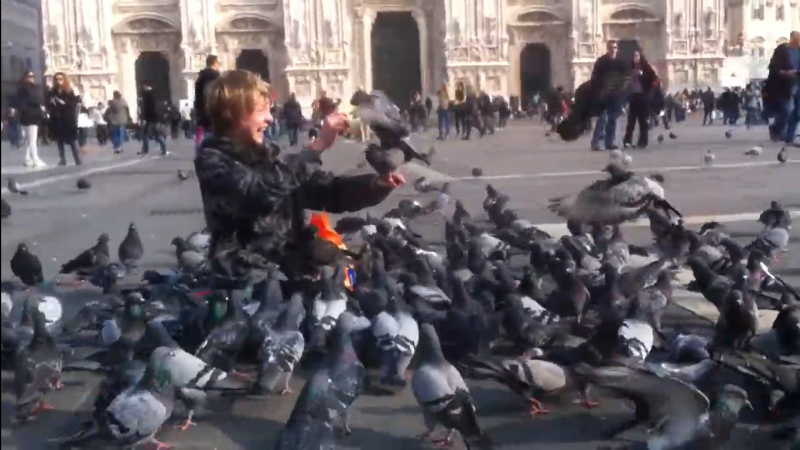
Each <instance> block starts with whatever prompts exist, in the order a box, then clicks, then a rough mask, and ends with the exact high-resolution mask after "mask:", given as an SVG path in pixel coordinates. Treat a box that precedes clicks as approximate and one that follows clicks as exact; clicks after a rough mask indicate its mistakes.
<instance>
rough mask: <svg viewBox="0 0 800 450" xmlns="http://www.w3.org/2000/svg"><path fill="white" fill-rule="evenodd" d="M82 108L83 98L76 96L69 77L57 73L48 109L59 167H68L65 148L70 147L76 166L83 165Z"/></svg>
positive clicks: (48, 100) (54, 77)
mask: <svg viewBox="0 0 800 450" xmlns="http://www.w3.org/2000/svg"><path fill="white" fill-rule="evenodd" d="M80 108H81V98H80V97H78V95H77V94H75V91H74V90H73V89H72V85H71V84H70V82H69V78H67V75H66V74H65V73H63V72H58V73H56V74H55V75H54V76H53V87H52V89H50V92H49V94H48V99H47V109H48V112H49V113H50V132H51V133H52V134H53V137H54V138H55V140H56V145H57V146H58V157H59V161H58V165H59V166H66V165H67V157H66V154H65V148H64V147H65V146H69V148H70V151H71V152H72V158H73V159H74V160H75V164H76V165H80V164H81V154H80V152H79V151H78V114H79V113H80Z"/></svg>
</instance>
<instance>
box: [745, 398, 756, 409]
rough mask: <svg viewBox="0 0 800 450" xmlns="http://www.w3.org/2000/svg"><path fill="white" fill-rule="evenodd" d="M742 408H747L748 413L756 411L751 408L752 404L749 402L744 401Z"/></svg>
mask: <svg viewBox="0 0 800 450" xmlns="http://www.w3.org/2000/svg"><path fill="white" fill-rule="evenodd" d="M744 406H746V407H747V408H749V409H750V411H755V410H756V409H755V408H753V404H752V403H750V400H745V401H744Z"/></svg>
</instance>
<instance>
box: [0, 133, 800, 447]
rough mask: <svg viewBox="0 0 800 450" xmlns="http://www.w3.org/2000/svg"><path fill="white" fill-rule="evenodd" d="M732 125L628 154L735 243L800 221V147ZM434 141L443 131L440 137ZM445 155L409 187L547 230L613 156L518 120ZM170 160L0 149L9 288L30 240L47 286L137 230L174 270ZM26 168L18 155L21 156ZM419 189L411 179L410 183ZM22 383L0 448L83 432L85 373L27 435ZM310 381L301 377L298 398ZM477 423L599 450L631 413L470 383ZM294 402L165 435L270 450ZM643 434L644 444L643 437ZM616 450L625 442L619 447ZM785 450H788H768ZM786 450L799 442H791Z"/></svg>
mask: <svg viewBox="0 0 800 450" xmlns="http://www.w3.org/2000/svg"><path fill="white" fill-rule="evenodd" d="M725 130H726V128H723V127H721V126H713V127H705V128H704V127H700V126H699V125H696V124H692V123H690V124H684V125H678V126H676V127H675V128H674V132H675V133H676V134H677V135H678V139H675V140H671V139H669V138H667V139H666V140H665V141H664V143H663V144H658V143H656V139H655V138H656V136H657V135H658V134H659V133H661V132H662V130H656V131H654V135H653V136H652V137H651V142H653V144H652V145H651V147H650V148H649V149H648V150H646V151H637V150H633V151H631V155H632V156H633V167H634V169H636V170H640V171H643V172H659V173H662V174H663V175H664V176H665V178H666V182H665V185H664V187H665V189H666V192H667V198H668V199H669V200H670V202H671V203H672V204H673V205H675V206H676V207H677V208H678V209H679V210H681V212H683V214H684V215H685V217H686V222H687V223H688V224H691V225H692V226H694V227H699V224H700V223H702V222H705V221H708V220H719V221H721V222H725V225H726V226H727V227H728V228H729V230H730V231H731V233H732V234H733V235H734V237H741V238H745V237H748V236H752V235H753V234H754V233H755V232H756V231H757V230H758V227H757V226H756V225H757V224H756V223H755V219H756V218H757V216H758V213H759V212H760V211H761V210H762V209H764V208H766V207H767V206H768V205H769V202H770V201H771V200H779V201H780V202H781V203H782V204H783V205H784V207H786V208H787V209H791V210H793V211H794V213H793V214H794V215H795V217H797V216H798V214H799V213H800V164H798V163H800V150H795V153H793V154H791V155H790V158H792V160H790V161H789V163H787V164H784V165H778V164H777V162H776V160H775V155H776V153H777V151H778V150H779V147H776V144H764V140H765V137H766V130H765V129H764V128H757V129H754V130H752V131H747V130H745V129H744V128H737V129H736V130H734V133H733V138H732V139H726V138H725V136H724V132H725ZM430 136H432V135H430ZM430 142H431V144H432V145H435V146H436V150H437V157H436V158H435V160H434V161H433V164H432V166H431V167H430V168H425V167H420V166H408V167H406V168H405V171H406V174H407V177H408V179H409V182H410V181H413V179H414V178H416V177H417V176H421V175H424V176H426V177H428V178H429V179H430V180H432V181H436V182H443V181H449V182H451V183H452V192H453V194H454V196H455V197H457V198H460V199H462V201H464V203H465V205H466V206H467V208H468V209H470V211H472V212H473V213H474V214H479V212H480V203H481V201H482V200H483V198H484V189H485V186H486V184H487V183H491V184H493V185H494V186H495V187H496V188H498V189H499V190H500V191H501V192H504V193H506V194H509V195H510V196H511V199H512V200H511V205H512V206H513V207H515V208H516V209H518V210H519V212H520V215H521V217H523V218H526V219H528V220H531V221H532V222H533V223H537V224H546V227H545V228H548V230H552V231H556V232H559V228H560V227H559V225H558V224H559V222H560V221H559V219H558V218H557V217H555V216H553V215H552V214H551V213H550V212H548V211H547V208H546V205H547V199H548V198H551V197H555V196H558V195H564V194H570V193H574V192H577V191H578V190H579V189H581V188H582V187H583V186H585V185H587V184H589V183H590V182H591V181H593V180H595V179H597V178H598V177H599V176H601V175H600V174H599V172H598V169H600V168H601V167H602V166H603V165H604V163H605V162H606V160H607V158H608V154H607V153H604V152H590V151H589V150H588V147H589V143H588V140H587V138H583V139H581V140H579V141H577V142H575V143H563V142H561V141H560V140H559V139H558V138H557V137H555V136H552V137H546V136H545V132H544V129H543V128H542V127H541V126H540V124H539V123H538V122H530V121H521V122H514V123H512V125H511V126H510V127H509V128H507V129H505V130H502V131H500V132H498V134H497V135H494V136H487V137H485V138H483V139H479V138H473V140H471V141H461V140H450V141H447V142H438V141H434V140H433V139H430ZM171 144H172V148H171V150H172V151H173V155H172V156H169V157H163V158H162V157H153V156H151V157H147V158H141V157H138V156H135V152H136V150H137V148H136V145H135V144H134V143H130V144H129V145H128V147H126V151H125V153H124V154H123V155H121V156H112V155H110V150H109V149H98V150H95V151H94V152H93V153H92V155H91V156H89V157H87V161H86V164H85V165H84V166H81V167H74V166H68V167H65V168H53V169H49V170H44V171H38V172H27V171H23V170H20V169H19V167H18V166H19V165H20V162H21V161H17V160H18V159H20V158H21V152H22V151H21V150H13V149H11V148H9V147H7V144H6V143H3V150H2V160H3V180H2V182H3V186H5V183H6V178H7V177H8V176H9V174H13V176H14V177H15V179H16V180H17V181H18V182H19V183H20V184H22V185H23V188H26V189H28V190H29V191H30V194H29V195H28V196H26V197H21V196H11V195H10V194H9V193H7V192H6V191H5V190H4V191H3V196H4V198H7V199H8V201H9V202H10V204H11V206H12V208H13V215H12V216H11V217H10V218H9V219H6V220H4V221H3V223H2V279H3V281H9V280H11V279H12V278H13V277H12V275H11V273H10V269H9V266H8V261H9V259H10V258H11V256H12V255H13V252H14V250H15V248H16V246H17V244H18V243H19V242H20V241H25V242H27V243H28V244H29V246H30V248H31V250H32V251H33V252H35V253H36V254H38V255H39V257H40V258H41V260H42V263H43V265H44V271H45V276H46V277H47V276H54V275H55V274H56V273H57V270H58V268H59V266H60V264H62V263H64V262H65V261H67V260H68V259H70V258H72V257H74V256H75V255H77V254H78V252H80V251H81V250H83V249H85V248H87V247H88V246H90V245H92V244H93V243H94V241H95V240H96V238H97V236H98V235H99V234H100V233H102V232H108V233H109V234H110V236H111V244H110V245H111V248H112V250H113V252H114V253H116V248H117V246H118V244H119V242H120V240H121V239H122V238H123V237H124V235H125V232H126V229H127V226H128V224H129V223H130V222H135V223H136V225H137V227H138V228H139V232H140V235H141V237H142V239H143V242H144V246H145V258H144V260H143V261H142V264H141V265H142V267H148V268H149V267H169V266H170V265H171V264H172V263H173V260H174V254H173V251H172V248H171V247H170V246H169V242H170V240H171V239H172V237H174V236H176V235H186V234H188V233H189V232H191V231H195V230H198V229H200V228H201V227H202V226H203V216H202V209H201V207H202V205H201V201H200V195H199V192H198V189H197V184H196V181H194V180H189V181H186V182H180V181H178V179H177V177H176V171H177V170H178V169H184V170H186V169H192V168H193V167H192V158H193V154H194V150H193V147H192V145H191V142H190V141H187V140H180V141H175V142H171ZM755 145H764V152H763V154H762V156H761V157H760V158H757V159H752V158H750V157H747V156H745V155H744V152H745V150H747V149H749V148H752V147H753V146H755ZM362 149H363V146H361V145H359V144H356V143H352V142H342V143H340V144H337V146H336V147H335V148H334V149H332V150H330V151H329V152H328V153H326V155H325V158H324V159H325V161H326V164H327V165H328V167H329V168H330V170H332V171H334V172H337V173H355V172H356V169H354V166H355V165H356V163H357V162H359V161H360V160H361V158H362V156H361V154H360V153H361V150H362ZM708 149H711V150H712V151H713V152H714V153H715V154H716V165H715V166H714V167H711V168H701V167H700V165H701V164H702V160H703V155H704V154H705V152H706V151H707V150H708ZM40 153H41V154H42V155H43V156H42V157H43V159H45V161H47V162H50V161H56V158H55V157H54V155H55V149H53V148H43V149H41V150H40ZM15 158H16V159H15ZM474 167H481V168H482V169H483V173H484V177H483V178H481V179H474V178H473V177H472V176H471V170H472V168H474ZM80 176H87V177H88V178H89V179H90V180H91V181H92V183H93V185H94V186H93V188H92V189H91V190H90V191H88V192H78V190H77V189H76V188H75V181H76V179H77V178H78V177H80ZM409 184H410V183H409ZM413 195H414V193H413V190H412V189H411V187H410V186H409V187H406V188H403V189H401V190H399V191H398V192H396V193H395V194H394V195H393V196H392V198H390V200H389V201H388V202H387V203H386V204H385V205H381V207H379V208H378V209H379V210H386V209H388V208H390V207H392V206H394V205H396V203H397V201H398V200H399V199H400V198H404V197H409V196H413ZM414 226H416V227H417V229H418V230H419V231H420V232H422V233H423V234H424V235H426V236H428V237H430V238H437V237H438V233H441V219H438V220H437V219H433V218H431V219H422V220H420V221H419V223H416V224H414ZM797 230H798V228H797V227H795V230H794V232H793V233H794V234H793V236H792V244H791V248H790V252H789V253H788V254H787V255H786V256H785V257H784V258H783V259H782V261H781V263H780V265H779V266H778V267H777V269H776V270H775V271H776V272H777V273H779V274H782V275H784V276H785V277H786V279H787V280H788V281H790V282H791V283H793V284H794V285H798V284H800V239H799V238H798V235H799V234H800V231H797ZM625 233H626V236H627V237H628V239H629V240H630V241H631V242H635V243H638V244H647V240H648V239H649V238H648V235H647V233H648V232H647V229H646V227H641V226H630V227H627V228H626V229H625ZM97 296H98V292H97V291H95V290H92V289H80V290H72V291H64V292H63V294H62V301H63V302H64V304H65V306H66V307H67V312H69V311H75V310H76V309H77V308H78V307H79V306H80V305H81V304H83V303H84V302H86V301H88V300H91V299H93V298H97ZM676 297H677V300H676V303H678V304H681V305H683V306H685V307H686V308H689V309H690V310H692V311H695V312H696V313H700V314H701V315H707V313H706V311H707V308H704V307H703V305H702V302H701V301H698V300H697V299H696V298H695V297H693V296H692V295H690V294H687V293H683V294H679V295H676ZM676 321H677V322H681V323H683V324H693V326H701V325H702V324H703V323H704V322H703V321H704V319H702V318H700V317H698V316H696V315H694V314H693V313H690V312H687V311H686V310H683V309H681V308H672V309H671V311H670V317H669V321H668V322H670V323H675V322H676ZM12 378H13V376H12V374H11V373H10V372H7V371H3V372H2V381H3V389H2V402H3V408H2V410H3V415H2V433H3V434H2V436H3V437H2V442H3V444H2V446H3V448H4V449H5V448H20V449H44V448H50V446H51V445H52V444H48V443H47V439H48V438H51V437H55V436H59V435H63V434H65V433H67V432H70V431H71V430H73V429H74V427H75V426H76V424H77V423H78V421H79V420H80V419H81V418H82V417H84V416H82V415H80V414H76V412H75V411H76V410H79V409H81V408H83V409H85V408H86V407H87V405H86V402H87V399H90V398H91V395H92V392H91V389H92V387H93V386H94V385H95V384H96V383H97V382H98V380H99V378H97V377H96V376H94V375H89V374H84V373H75V372H72V373H65V380H66V381H68V383H67V384H68V385H69V386H68V387H67V389H65V390H63V391H60V392H55V393H53V394H51V395H50V396H49V397H48V398H49V399H50V400H51V402H52V404H53V405H55V406H56V407H57V410H56V411H52V412H47V413H44V414H43V415H42V416H41V417H39V418H38V419H37V420H36V421H34V422H32V423H30V424H26V425H25V426H24V427H21V428H18V429H16V428H10V426H9V420H10V415H11V411H12V408H13V402H14V397H13V393H12V391H13V383H12ZM300 383H302V381H301V379H299V378H298V379H296V380H295V391H296V392H299V386H300ZM471 386H472V389H473V392H474V395H475V398H476V402H477V407H478V411H479V416H480V418H481V420H482V423H483V424H484V425H485V427H486V428H487V430H488V432H489V433H490V434H491V435H492V436H493V437H494V439H495V441H496V442H497V443H498V447H497V448H501V449H520V450H522V449H533V448H535V449H545V450H561V449H564V450H566V449H570V450H572V449H574V450H584V449H585V450H589V449H592V450H593V449H594V448H596V446H597V445H598V444H599V443H600V442H598V441H597V439H598V435H599V433H600V431H601V430H603V429H604V427H607V426H609V425H610V424H614V423H616V421H618V420H621V419H622V418H623V417H625V416H624V415H625V414H627V413H626V412H625V411H626V407H625V406H624V405H623V404H622V403H621V402H619V401H616V400H607V401H605V402H604V405H603V407H602V408H601V409H600V411H594V412H587V411H585V410H583V409H582V408H580V407H578V406H576V405H572V404H571V402H570V399H567V400H565V404H564V405H563V406H558V405H553V407H552V409H553V410H554V411H555V412H554V413H552V414H551V415H550V416H547V417H543V418H537V419H534V420H532V419H530V418H527V417H525V416H523V415H522V410H523V408H521V403H520V402H519V401H518V400H516V399H515V398H514V396H513V395H512V394H511V393H510V392H508V390H507V389H504V388H500V387H498V386H495V385H491V384H488V383H471ZM295 398H296V394H295V395H291V396H287V397H284V398H270V399H267V400H257V401H254V400H244V399H239V400H236V401H234V400H232V399H219V400H214V401H213V402H212V410H213V411H214V412H215V417H213V418H210V419H208V420H201V425H200V426H198V427H194V428H192V429H191V430H189V431H187V432H184V433H180V432H176V431H168V432H165V433H164V434H163V435H160V437H161V438H163V440H165V441H166V442H168V443H170V444H173V445H175V446H176V448H186V449H206V448H208V449H211V448H217V449H226V450H228V449H230V450H232V449H237V448H243V449H244V448H250V449H256V448H258V449H265V448H271V447H270V445H271V442H272V439H273V438H274V436H275V432H276V431H277V430H278V429H279V427H280V426H281V425H282V423H283V422H284V421H285V420H286V418H287V417H288V415H289V413H290V412H291V409H292V407H293V404H294V400H295ZM354 409H355V411H354V413H353V415H352V421H351V425H352V428H353V430H354V433H353V435H352V436H351V437H349V438H347V439H346V440H343V441H342V446H343V448H353V449H356V448H358V449H365V450H366V449H377V448H381V449H382V450H407V449H415V448H421V447H420V445H421V444H419V443H418V441H417V440H416V439H415V438H414V436H415V435H416V434H418V433H420V432H421V431H423V425H422V419H421V415H420V413H419V410H418V407H417V406H416V404H415V402H414V400H413V397H412V396H411V394H410V391H409V390H407V391H406V392H405V393H403V394H402V395H400V396H398V397H395V398H388V397H368V396H362V397H361V398H360V399H359V400H358V401H357V402H356V406H355V408H354ZM632 436H637V435H632ZM761 442H763V441H760V440H759V437H758V436H757V435H752V436H751V435H741V436H737V439H736V440H735V442H733V443H731V445H730V446H728V447H726V448H730V449H734V450H735V449H752V448H755V445H759V443H761ZM616 444H618V445H621V444H622V442H617V443H616ZM771 448H776V449H778V448H779V447H771ZM787 448H788V446H787Z"/></svg>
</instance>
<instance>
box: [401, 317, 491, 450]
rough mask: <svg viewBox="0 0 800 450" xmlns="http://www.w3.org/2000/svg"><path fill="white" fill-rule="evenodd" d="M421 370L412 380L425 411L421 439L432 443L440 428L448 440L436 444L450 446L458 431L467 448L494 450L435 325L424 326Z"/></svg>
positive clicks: (412, 385)
mask: <svg viewBox="0 0 800 450" xmlns="http://www.w3.org/2000/svg"><path fill="white" fill-rule="evenodd" d="M417 352H418V353H419V368H418V369H417V370H416V372H414V377H413V378H412V379H411V389H412V390H413V392H414V398H415V399H416V400H417V403H418V404H419V405H420V407H421V408H422V416H423V420H424V422H425V427H426V428H427V431H426V432H425V433H423V434H422V435H421V436H420V438H421V439H429V438H430V435H431V434H432V433H433V432H434V430H435V428H436V426H437V425H442V426H443V427H444V428H445V429H446V430H447V436H446V437H445V438H444V439H440V440H436V441H434V442H435V443H437V444H443V445H448V444H449V443H451V442H452V439H453V435H454V434H455V432H456V431H458V432H459V433H460V434H461V437H462V439H463V440H464V442H465V443H466V444H467V448H472V447H473V446H474V447H475V448H479V449H491V448H492V441H491V438H489V436H488V435H487V434H486V433H485V432H484V431H483V430H482V429H481V427H480V425H479V424H478V417H477V414H476V410H475V404H474V402H473V400H472V395H471V394H470V393H469V387H467V384H466V383H465V382H464V379H463V378H462V377H461V373H459V371H458V370H457V369H456V368H455V367H453V365H452V364H450V363H449V362H447V360H446V359H445V357H444V354H443V353H442V346H441V343H440V342H439V336H438V335H437V334H436V330H435V329H434V328H433V325H431V324H428V323H425V324H422V325H420V341H419V347H418V349H417Z"/></svg>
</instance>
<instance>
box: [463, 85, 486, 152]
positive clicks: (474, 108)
mask: <svg viewBox="0 0 800 450" xmlns="http://www.w3.org/2000/svg"><path fill="white" fill-rule="evenodd" d="M462 106H463V108H464V110H463V114H464V116H463V117H462V123H461V127H462V128H463V133H464V136H463V139H464V140H465V141H468V140H469V138H470V136H471V135H472V127H476V128H480V126H481V121H480V116H479V114H478V96H477V95H475V90H474V89H473V88H472V86H467V94H466V97H465V98H464V104H463V105H462Z"/></svg>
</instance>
